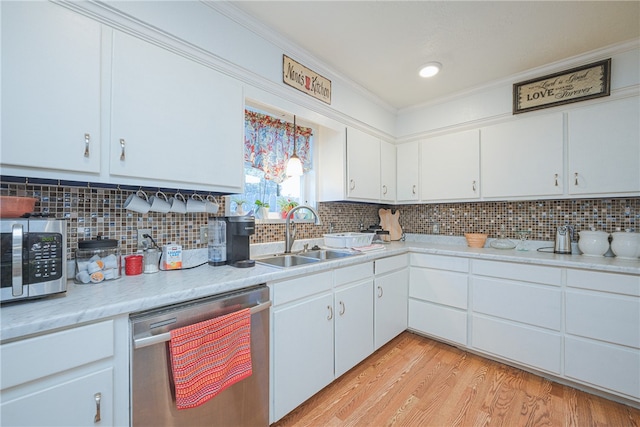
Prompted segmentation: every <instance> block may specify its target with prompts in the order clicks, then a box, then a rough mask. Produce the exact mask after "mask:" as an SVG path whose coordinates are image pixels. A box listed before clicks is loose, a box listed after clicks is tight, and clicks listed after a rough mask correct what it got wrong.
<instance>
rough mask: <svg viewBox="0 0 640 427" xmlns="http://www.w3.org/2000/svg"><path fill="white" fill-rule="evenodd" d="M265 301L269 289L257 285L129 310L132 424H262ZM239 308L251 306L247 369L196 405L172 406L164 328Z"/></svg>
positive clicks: (265, 411)
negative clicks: (245, 375) (239, 378)
mask: <svg viewBox="0 0 640 427" xmlns="http://www.w3.org/2000/svg"><path fill="white" fill-rule="evenodd" d="M270 306H271V301H270V300H269V289H268V288H267V286H266V285H260V286H256V287H252V288H246V289H243V290H242V291H238V292H232V293H227V294H222V295H216V296H213V297H208V298H203V299H199V300H195V301H189V302H185V303H180V304H175V305H171V306H166V307H161V308H157V309H154V310H150V311H147V312H142V313H137V314H132V315H131V316H130V322H131V331H132V334H133V350H132V356H131V359H132V360H131V366H132V372H131V377H132V386H131V389H132V392H131V394H132V398H131V400H132V402H131V423H132V425H133V426H154V427H157V426H181V427H186V426H189V427H193V426H233V427H236V426H252V427H253V426H268V425H269V310H268V308H269V307H270ZM245 308H251V359H252V367H253V368H252V371H253V373H252V375H251V376H249V377H248V378H246V379H244V380H242V381H240V382H238V383H236V384H234V385H232V386H231V387H229V388H227V389H226V390H224V391H222V392H221V393H220V394H218V395H217V396H215V397H213V398H212V399H211V400H209V401H208V402H206V403H204V404H202V405H201V406H198V407H196V408H191V409H183V410H178V409H176V402H175V390H174V385H173V377H172V374H171V362H170V356H169V346H168V342H169V339H170V332H169V331H171V330H172V329H177V328H181V327H183V326H188V325H193V324H195V323H198V322H202V321H205V320H209V319H213V318H216V317H219V316H224V315H225V314H229V313H232V312H235V311H238V310H242V309H245Z"/></svg>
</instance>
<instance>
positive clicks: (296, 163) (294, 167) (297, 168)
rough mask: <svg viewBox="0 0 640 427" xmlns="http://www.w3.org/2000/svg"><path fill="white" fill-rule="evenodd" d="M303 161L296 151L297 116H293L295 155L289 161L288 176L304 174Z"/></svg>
mask: <svg viewBox="0 0 640 427" xmlns="http://www.w3.org/2000/svg"><path fill="white" fill-rule="evenodd" d="M302 173H303V172H302V162H301V161H300V157H298V154H297V153H296V116H295V115H294V116H293V155H292V156H291V157H289V160H288V161H287V176H302Z"/></svg>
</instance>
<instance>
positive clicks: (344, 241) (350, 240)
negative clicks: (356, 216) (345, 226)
mask: <svg viewBox="0 0 640 427" xmlns="http://www.w3.org/2000/svg"><path fill="white" fill-rule="evenodd" d="M374 236H375V233H332V234H325V235H324V244H325V246H329V247H331V248H357V247H359V246H368V245H370V244H371V241H372V240H373V237H374Z"/></svg>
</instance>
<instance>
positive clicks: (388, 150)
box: [380, 141, 396, 202]
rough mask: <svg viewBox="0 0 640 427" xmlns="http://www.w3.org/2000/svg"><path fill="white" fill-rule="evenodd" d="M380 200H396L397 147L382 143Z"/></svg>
mask: <svg viewBox="0 0 640 427" xmlns="http://www.w3.org/2000/svg"><path fill="white" fill-rule="evenodd" d="M380 199H381V200H382V201H384V202H395V200H396V146H395V145H393V144H389V143H388V142H384V141H380Z"/></svg>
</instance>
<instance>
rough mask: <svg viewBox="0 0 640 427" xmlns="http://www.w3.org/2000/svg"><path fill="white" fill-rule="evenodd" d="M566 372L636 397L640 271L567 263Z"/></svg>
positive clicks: (639, 358)
mask: <svg viewBox="0 0 640 427" xmlns="http://www.w3.org/2000/svg"><path fill="white" fill-rule="evenodd" d="M565 304H566V334H565V342H564V347H565V357H564V368H565V375H566V377H567V378H570V379H574V380H577V381H580V382H583V383H587V384H589V385H592V386H596V387H597V388H601V389H604V390H606V391H610V392H614V393H616V394H619V395H622V396H625V397H631V398H632V399H634V400H636V401H638V400H640V277H639V276H637V275H629V274H615V273H594V272H587V271H584V270H573V269H567V291H566V302H565Z"/></svg>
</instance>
